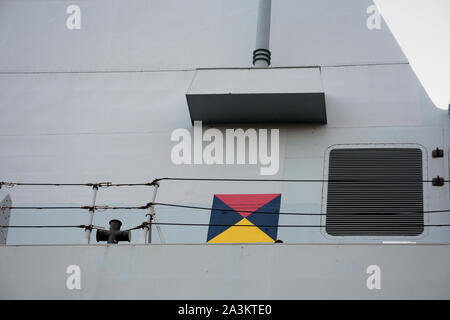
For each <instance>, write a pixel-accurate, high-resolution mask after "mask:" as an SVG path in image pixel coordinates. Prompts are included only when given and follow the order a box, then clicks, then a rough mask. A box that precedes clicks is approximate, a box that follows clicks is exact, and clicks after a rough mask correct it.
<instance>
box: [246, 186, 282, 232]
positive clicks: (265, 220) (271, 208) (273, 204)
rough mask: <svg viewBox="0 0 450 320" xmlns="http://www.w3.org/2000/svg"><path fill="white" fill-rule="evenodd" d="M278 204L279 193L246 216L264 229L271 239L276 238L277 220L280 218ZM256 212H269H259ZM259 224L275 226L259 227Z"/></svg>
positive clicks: (279, 202)
mask: <svg viewBox="0 0 450 320" xmlns="http://www.w3.org/2000/svg"><path fill="white" fill-rule="evenodd" d="M280 205H281V194H280V195H279V196H277V197H276V198H274V199H273V200H271V201H270V202H267V203H266V204H265V205H264V206H262V207H261V208H259V209H258V210H256V211H255V212H253V213H252V214H250V215H249V216H247V219H248V220H249V221H250V222H251V223H253V224H254V225H255V226H257V227H258V228H260V229H261V230H262V231H264V232H265V233H266V234H267V235H268V236H269V237H271V238H272V239H273V240H276V239H277V234H278V220H279V218H280V214H279V213H280ZM258 212H270V213H274V214H268V213H260V214H257V213H258ZM260 226H276V227H260Z"/></svg>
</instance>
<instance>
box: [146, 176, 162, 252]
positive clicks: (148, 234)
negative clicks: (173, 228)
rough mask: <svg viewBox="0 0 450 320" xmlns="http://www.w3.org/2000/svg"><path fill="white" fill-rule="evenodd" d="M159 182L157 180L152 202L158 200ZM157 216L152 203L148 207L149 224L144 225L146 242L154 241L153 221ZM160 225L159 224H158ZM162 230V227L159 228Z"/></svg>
mask: <svg viewBox="0 0 450 320" xmlns="http://www.w3.org/2000/svg"><path fill="white" fill-rule="evenodd" d="M158 188H159V183H158V182H155V184H154V189H153V198H152V203H153V202H155V200H156V195H157V193H158ZM154 217H155V208H154V207H153V204H150V206H149V207H148V213H147V225H146V226H145V227H144V243H145V244H147V243H152V221H153V219H154ZM158 227H159V225H158ZM158 231H160V229H159V230H158Z"/></svg>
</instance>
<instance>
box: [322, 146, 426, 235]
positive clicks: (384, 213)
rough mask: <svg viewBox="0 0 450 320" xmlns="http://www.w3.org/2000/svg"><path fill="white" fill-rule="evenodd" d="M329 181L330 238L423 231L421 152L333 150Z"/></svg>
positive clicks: (328, 229)
mask: <svg viewBox="0 0 450 320" xmlns="http://www.w3.org/2000/svg"><path fill="white" fill-rule="evenodd" d="M328 179H329V180H335V182H329V183H328V198H327V215H326V231H327V233H329V234H331V235H335V236H370V235H374V236H413V235H418V234H421V233H422V232H423V221H424V219H423V183H422V180H423V178H422V151H421V150H420V149H412V148H366V149H334V150H332V151H331V152H330V163H329V173H328ZM336 180H337V181H336Z"/></svg>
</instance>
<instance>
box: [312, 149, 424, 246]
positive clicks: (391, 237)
mask: <svg viewBox="0 0 450 320" xmlns="http://www.w3.org/2000/svg"><path fill="white" fill-rule="evenodd" d="M367 148H373V149H383V148H393V149H399V148H405V149H420V151H421V153H422V179H423V180H428V157H427V155H428V152H427V149H426V148H425V147H424V146H423V145H420V144H417V143H371V144H363V143H361V144H334V145H331V146H329V147H328V148H327V149H326V151H325V155H324V166H323V170H324V172H323V176H324V179H325V180H328V179H329V166H330V154H331V152H332V151H333V150H336V149H367ZM422 192H423V198H422V199H423V210H425V211H426V210H429V209H428V208H429V202H428V193H429V186H428V184H426V183H424V184H423V189H422ZM327 202H328V183H327V182H324V183H323V184H322V206H321V213H322V214H324V215H323V216H322V217H321V219H320V225H321V228H320V232H321V234H322V235H323V236H324V237H325V238H327V239H329V240H334V241H336V240H354V241H353V242H365V241H366V240H367V241H369V242H370V241H371V240H378V241H381V240H397V241H398V240H418V239H421V238H424V237H427V236H428V235H429V230H428V228H424V229H423V232H422V233H420V234H417V235H370V234H368V235H333V234H331V233H328V232H327V224H326V221H327V216H326V213H327ZM423 223H424V225H425V224H428V223H429V216H428V215H427V214H424V217H423Z"/></svg>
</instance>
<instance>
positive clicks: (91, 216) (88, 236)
mask: <svg viewBox="0 0 450 320" xmlns="http://www.w3.org/2000/svg"><path fill="white" fill-rule="evenodd" d="M92 189H93V190H94V194H93V196H92V203H91V208H90V209H89V224H88V227H89V228H88V229H86V238H85V243H87V244H89V243H90V242H91V232H92V222H93V220H94V211H95V209H94V207H95V200H96V199H97V191H98V186H97V185H95V186H93V187H92Z"/></svg>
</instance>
